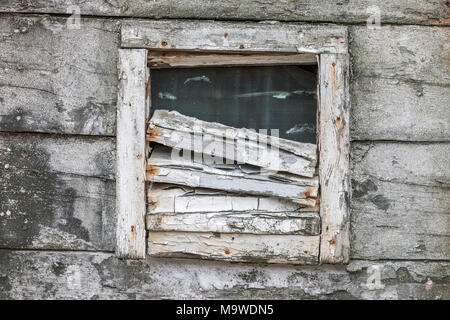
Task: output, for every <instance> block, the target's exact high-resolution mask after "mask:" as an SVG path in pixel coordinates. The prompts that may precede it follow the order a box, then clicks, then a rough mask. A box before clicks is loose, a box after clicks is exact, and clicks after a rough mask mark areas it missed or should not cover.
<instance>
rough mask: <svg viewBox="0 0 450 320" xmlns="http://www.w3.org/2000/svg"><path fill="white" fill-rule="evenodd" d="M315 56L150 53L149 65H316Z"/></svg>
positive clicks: (178, 66) (157, 67) (164, 66)
mask: <svg viewBox="0 0 450 320" xmlns="http://www.w3.org/2000/svg"><path fill="white" fill-rule="evenodd" d="M315 64H317V57H316V55H315V54H310V53H303V54H251V55H249V54H220V53H198V52H158V51H150V52H149V54H148V65H149V67H150V68H154V69H164V68H198V67H231V66H284V65H315Z"/></svg>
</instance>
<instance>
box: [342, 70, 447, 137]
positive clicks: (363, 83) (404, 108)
mask: <svg viewBox="0 0 450 320" xmlns="http://www.w3.org/2000/svg"><path fill="white" fill-rule="evenodd" d="M448 91H449V88H448V86H445V85H442V84H427V83H424V82H416V81H413V82H412V81H399V80H397V79H392V80H387V79H382V78H373V77H366V76H361V77H359V78H358V80H357V81H354V82H353V83H352V85H351V97H352V112H351V123H350V130H351V138H352V140H398V141H449V140H450V108H449V107H448V106H449V105H450V95H449V94H448Z"/></svg>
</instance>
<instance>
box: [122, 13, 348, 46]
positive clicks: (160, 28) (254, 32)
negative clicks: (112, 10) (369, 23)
mask: <svg viewBox="0 0 450 320" xmlns="http://www.w3.org/2000/svg"><path fill="white" fill-rule="evenodd" d="M280 35H282V36H280ZM121 39H122V42H121V45H122V47H126V48H146V49H160V50H182V51H190V50H194V51H206V50H207V51H211V52H214V51H217V52H220V51H229V52H279V53H282V52H285V53H288V52H291V53H299V52H303V53H324V52H328V53H346V52H347V49H348V48H347V28H346V27H344V26H335V25H327V26H321V25H294V24H278V23H253V22H246V23H242V22H219V21H214V22H211V21H181V20H167V21H162V20H159V21H158V20H154V21H149V20H125V21H124V22H123V24H122V37H121Z"/></svg>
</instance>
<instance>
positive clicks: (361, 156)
mask: <svg viewBox="0 0 450 320" xmlns="http://www.w3.org/2000/svg"><path fill="white" fill-rule="evenodd" d="M449 154H450V147H449V144H448V143H432V144H420V143H414V144H412V143H410V144H402V143H373V144H372V143H354V144H353V146H352V163H353V165H352V167H353V169H352V188H353V192H352V205H351V207H352V210H351V213H352V214H351V216H352V257H355V258H364V259H371V260H376V259H378V260H381V259H408V260H423V259H426V260H448V259H449V257H450V245H449V243H450V242H449V237H450V216H449V212H450V211H449V209H450V206H449V201H448V199H449V198H450V189H449V185H450V174H449V168H450V160H449V159H450V157H449ZM417 155H420V156H417Z"/></svg>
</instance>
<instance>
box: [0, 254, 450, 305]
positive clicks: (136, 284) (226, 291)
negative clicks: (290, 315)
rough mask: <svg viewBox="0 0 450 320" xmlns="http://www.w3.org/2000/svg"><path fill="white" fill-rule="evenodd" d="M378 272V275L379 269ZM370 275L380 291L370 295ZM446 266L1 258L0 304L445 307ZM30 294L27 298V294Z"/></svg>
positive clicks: (104, 256) (83, 256)
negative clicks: (410, 302)
mask: <svg viewBox="0 0 450 320" xmlns="http://www.w3.org/2000/svg"><path fill="white" fill-rule="evenodd" d="M380 267H381V268H380ZM373 268H380V269H379V270H380V283H381V285H382V287H381V288H379V289H377V290H373V288H371V287H368V286H367V285H366V284H367V283H369V284H372V283H373V271H374V270H373ZM449 278H450V263H449V262H431V261H428V262H420V261H359V260H353V261H351V262H350V264H349V265H348V266H347V268H345V267H344V266H329V265H326V266H325V265H323V266H310V267H308V266H301V267H300V266H291V265H285V266H277V265H264V264H248V263H246V264H240V263H228V262H224V261H196V260H192V259H189V260H188V259H184V260H181V259H157V258H151V259H148V260H147V261H140V262H136V261H134V262H130V261H127V260H120V259H117V258H116V257H115V256H114V253H102V252H49V251H11V250H0V281H1V282H0V283H1V285H2V290H0V299H14V300H22V299H58V300H59V299H91V300H93V299H133V300H136V299H139V300H143V299H212V298H216V299H249V298H250V299H337V298H341V299H342V298H347V299H356V298H359V299H443V300H448V299H450V292H449V290H448V286H449ZM430 280H431V281H430ZM30 288H33V290H30Z"/></svg>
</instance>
